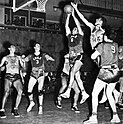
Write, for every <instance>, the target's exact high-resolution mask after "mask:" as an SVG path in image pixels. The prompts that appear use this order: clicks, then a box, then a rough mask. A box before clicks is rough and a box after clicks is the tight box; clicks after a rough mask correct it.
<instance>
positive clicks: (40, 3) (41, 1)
mask: <svg viewBox="0 0 123 124" xmlns="http://www.w3.org/2000/svg"><path fill="white" fill-rule="evenodd" d="M47 1H48V0H36V3H37V9H36V10H37V11H39V12H46V9H45V5H46V2H47Z"/></svg>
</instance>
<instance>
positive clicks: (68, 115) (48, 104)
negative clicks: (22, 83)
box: [0, 94, 123, 124]
mask: <svg viewBox="0 0 123 124" xmlns="http://www.w3.org/2000/svg"><path fill="white" fill-rule="evenodd" d="M27 105H28V101H27V98H26V97H25V96H23V97H22V101H21V104H20V106H19V111H18V112H19V113H20V115H21V117H19V118H15V117H14V116H12V115H11V99H10V98H8V101H7V103H6V115H7V118H5V119H0V124H82V122H83V120H84V119H86V117H87V114H88V107H87V102H85V103H84V104H82V105H80V104H79V105H78V107H79V109H80V111H81V113H80V114H76V113H75V112H74V111H72V110H71V100H70V99H63V101H62V106H63V108H62V109H58V108H57V107H56V106H55V104H54V101H53V94H46V95H45V97H44V106H43V114H42V115H38V107H37V102H36V105H35V106H34V108H33V109H32V111H31V112H29V113H27V112H26V108H27ZM98 111H99V112H98V120H99V124H110V111H109V110H108V109H105V108H104V105H103V104H100V105H99V108H98ZM118 114H119V117H120V119H121V120H122V122H121V123H120V124H123V110H120V109H118Z"/></svg>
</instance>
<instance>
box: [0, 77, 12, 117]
mask: <svg viewBox="0 0 123 124" xmlns="http://www.w3.org/2000/svg"><path fill="white" fill-rule="evenodd" d="M11 85H12V83H11V81H10V80H8V79H5V84H4V96H3V99H2V108H1V109H0V117H1V118H6V115H5V108H4V107H5V103H6V100H7V97H8V95H9V92H10V87H11Z"/></svg>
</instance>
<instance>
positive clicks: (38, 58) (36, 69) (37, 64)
mask: <svg viewBox="0 0 123 124" xmlns="http://www.w3.org/2000/svg"><path fill="white" fill-rule="evenodd" d="M28 58H29V60H30V61H31V66H32V72H31V76H33V77H35V78H38V77H39V76H43V75H44V70H45V67H44V60H45V54H39V55H35V54H32V55H29V56H28Z"/></svg>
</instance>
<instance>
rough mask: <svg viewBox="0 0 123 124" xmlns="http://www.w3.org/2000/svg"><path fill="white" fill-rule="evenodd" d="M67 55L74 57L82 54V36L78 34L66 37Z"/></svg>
mask: <svg viewBox="0 0 123 124" xmlns="http://www.w3.org/2000/svg"><path fill="white" fill-rule="evenodd" d="M68 41H69V43H68V46H69V54H70V55H73V56H76V55H77V54H78V53H83V36H82V35H80V34H76V35H71V34H69V35H68Z"/></svg>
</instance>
